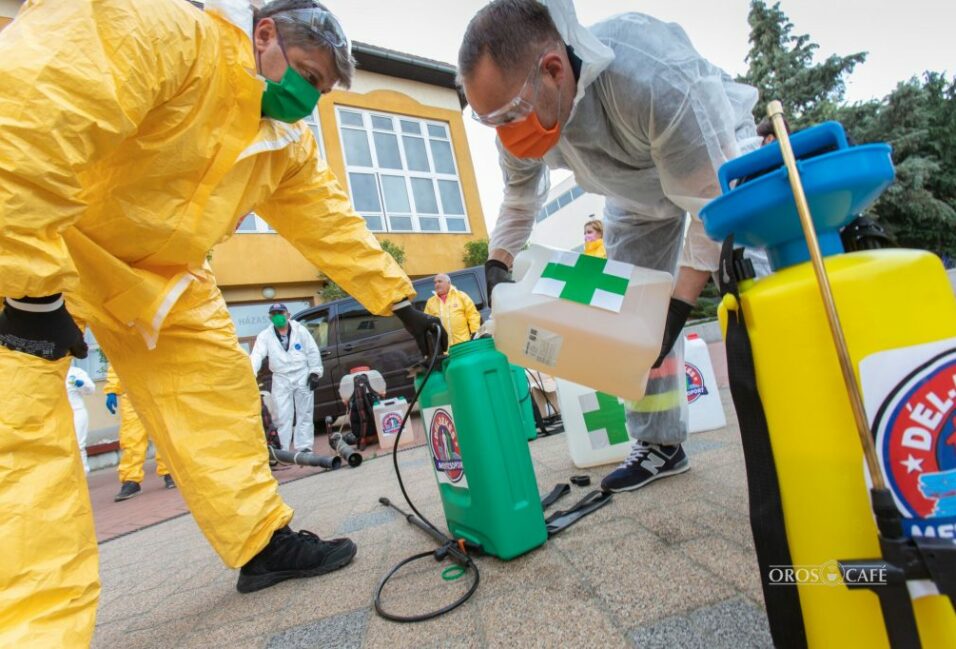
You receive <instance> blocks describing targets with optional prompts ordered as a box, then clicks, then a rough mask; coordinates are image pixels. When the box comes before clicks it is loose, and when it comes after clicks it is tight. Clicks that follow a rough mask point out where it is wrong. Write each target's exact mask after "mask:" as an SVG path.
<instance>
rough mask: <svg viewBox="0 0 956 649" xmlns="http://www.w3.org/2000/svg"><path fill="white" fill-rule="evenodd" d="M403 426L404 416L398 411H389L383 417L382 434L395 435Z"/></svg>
mask: <svg viewBox="0 0 956 649" xmlns="http://www.w3.org/2000/svg"><path fill="white" fill-rule="evenodd" d="M401 427H402V418H401V416H400V415H399V414H398V413H397V412H387V413H385V416H384V417H382V435H385V436H387V437H395V436H396V435H398V431H399V429H400V428H401Z"/></svg>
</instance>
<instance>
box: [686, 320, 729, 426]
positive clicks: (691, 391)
mask: <svg viewBox="0 0 956 649" xmlns="http://www.w3.org/2000/svg"><path fill="white" fill-rule="evenodd" d="M684 371H685V373H686V375H687V413H688V424H687V430H688V432H691V433H701V432H703V431H705V430H714V429H715V428H723V427H724V426H726V425H727V417H726V416H725V415H724V406H723V404H722V403H721V402H720V391H719V390H718V389H717V378H716V377H715V376H714V366H713V364H712V363H711V360H710V351H709V350H708V349H707V343H706V342H704V341H703V339H702V338H701V337H700V336H698V335H697V334H690V335H689V336H687V337H686V338H685V339H684Z"/></svg>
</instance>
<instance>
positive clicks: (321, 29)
mask: <svg viewBox="0 0 956 649" xmlns="http://www.w3.org/2000/svg"><path fill="white" fill-rule="evenodd" d="M271 18H272V19H273V20H274V21H276V22H279V23H281V22H287V23H296V24H298V25H303V26H305V27H307V28H308V29H309V31H311V32H312V33H313V34H315V35H316V36H318V37H319V38H321V39H322V40H323V41H325V42H326V43H328V44H329V46H330V47H331V48H332V49H334V50H344V51H345V53H347V54H351V52H352V43H351V42H350V41H349V39H348V36H346V35H345V31H344V30H343V29H342V24H341V23H339V19H338V18H336V17H335V15H333V14H332V12H330V11H325V10H324V9H319V8H318V7H313V8H311V9H290V10H289V11H283V12H282V13H278V14H275V15H274V16H271Z"/></svg>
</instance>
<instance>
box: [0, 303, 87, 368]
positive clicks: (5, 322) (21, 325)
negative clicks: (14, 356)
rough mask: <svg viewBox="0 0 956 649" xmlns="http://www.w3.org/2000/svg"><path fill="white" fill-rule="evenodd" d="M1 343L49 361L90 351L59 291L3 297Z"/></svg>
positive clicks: (0, 325)
mask: <svg viewBox="0 0 956 649" xmlns="http://www.w3.org/2000/svg"><path fill="white" fill-rule="evenodd" d="M0 345H3V346H4V347H6V348H7V349H12V350H13V351H15V352H21V353H24V354H31V355H33V356H37V357H39V358H43V359H45V360H48V361H55V360H58V359H61V358H63V357H64V356H66V355H67V354H73V355H74V356H75V357H77V358H86V354H87V352H88V351H89V349H88V348H87V346H86V342H85V341H84V340H83V332H82V331H80V328H79V327H77V326H76V323H75V322H74V321H73V318H71V317H70V314H69V313H68V312H67V310H66V306H65V305H64V304H63V297H62V296H61V295H60V294H59V293H57V294H56V295H50V296H47V297H37V298H31V297H24V298H20V299H19V300H12V299H9V298H8V299H6V300H4V301H3V311H2V312H0Z"/></svg>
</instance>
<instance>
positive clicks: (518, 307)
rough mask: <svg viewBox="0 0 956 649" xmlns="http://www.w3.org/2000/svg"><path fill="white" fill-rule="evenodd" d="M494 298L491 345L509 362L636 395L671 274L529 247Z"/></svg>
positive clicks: (654, 351) (656, 337) (659, 329)
mask: <svg viewBox="0 0 956 649" xmlns="http://www.w3.org/2000/svg"><path fill="white" fill-rule="evenodd" d="M514 277H515V283H514V284H499V285H498V286H496V287H495V289H494V295H493V296H492V300H491V303H492V317H493V318H494V320H495V333H494V338H495V346H496V347H497V348H498V349H499V350H500V351H501V352H503V353H504V354H505V355H506V356H507V357H508V360H510V361H511V362H512V363H514V364H515V365H520V366H521V367H528V368H532V369H536V370H541V371H542V372H547V373H548V374H551V375H552V376H556V377H559V378H562V379H565V380H567V381H571V382H574V383H578V384H580V385H588V386H591V387H593V388H595V389H596V390H598V391H600V392H604V393H607V394H613V395H615V396H619V397H624V398H625V399H629V400H634V401H636V400H638V399H640V398H641V397H643V396H644V389H645V387H646V385H647V373H648V371H649V370H650V368H651V365H653V364H654V361H655V360H657V356H658V354H660V351H661V340H662V339H663V337H664V321H665V319H666V316H667V303H668V300H669V299H670V296H671V289H672V285H673V278H672V277H671V275H670V273H664V272H661V271H656V270H648V269H646V268H639V267H637V266H632V265H630V264H625V263H622V262H617V261H609V260H607V259H602V258H600V257H591V256H588V255H584V254H579V253H576V252H569V251H566V250H556V249H554V248H548V247H545V246H538V245H533V246H531V247H530V248H529V249H528V250H525V251H523V252H521V253H519V254H518V256H517V258H516V259H515V263H514Z"/></svg>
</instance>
